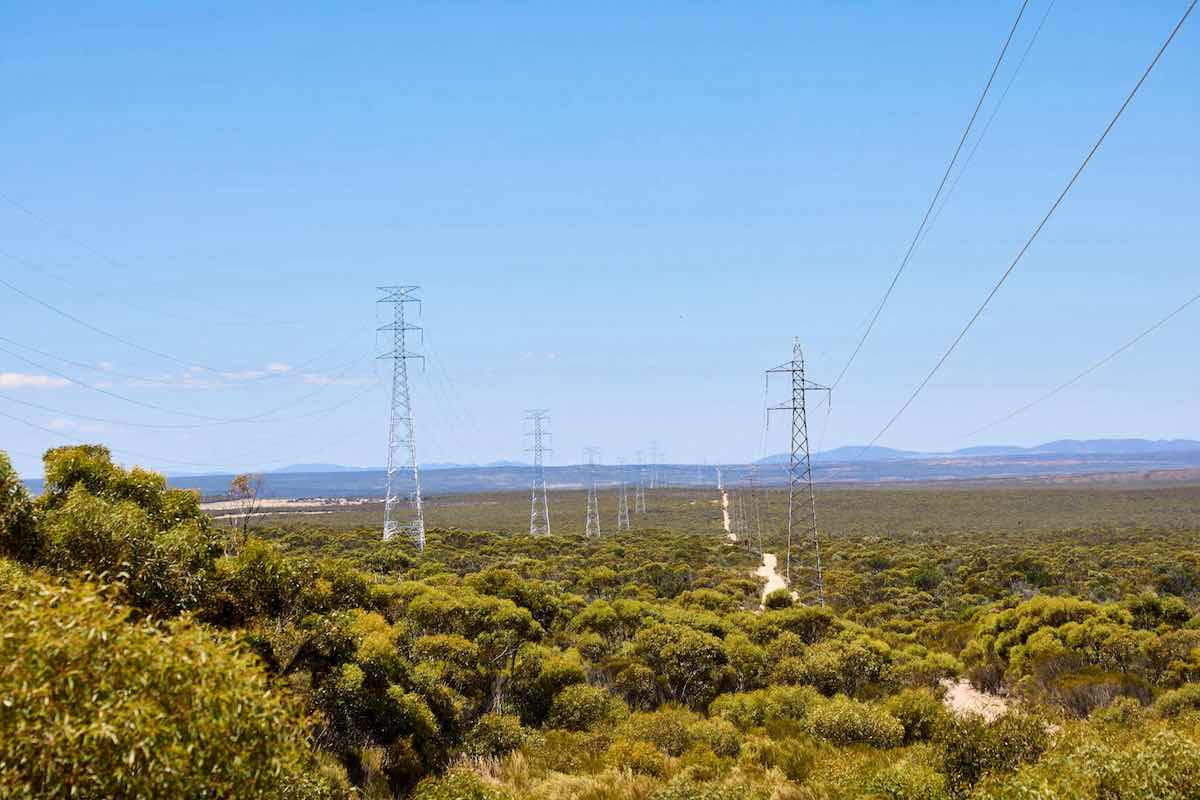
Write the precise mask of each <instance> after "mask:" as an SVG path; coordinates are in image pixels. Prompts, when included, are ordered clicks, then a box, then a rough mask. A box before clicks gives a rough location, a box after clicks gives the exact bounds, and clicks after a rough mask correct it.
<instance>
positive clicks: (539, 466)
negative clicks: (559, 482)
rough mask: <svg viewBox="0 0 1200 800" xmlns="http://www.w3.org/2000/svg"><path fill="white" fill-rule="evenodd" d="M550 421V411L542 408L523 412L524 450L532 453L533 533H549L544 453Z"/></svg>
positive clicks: (546, 450)
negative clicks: (527, 428) (539, 500)
mask: <svg viewBox="0 0 1200 800" xmlns="http://www.w3.org/2000/svg"><path fill="white" fill-rule="evenodd" d="M549 422H550V412H549V411H547V410H546V409H544V408H535V409H531V410H529V411H526V412H525V423H526V425H528V427H529V430H527V431H526V432H525V435H526V436H528V437H529V447H528V448H527V449H526V451H525V452H527V453H532V454H533V486H532V488H531V489H530V495H529V532H530V533H531V534H533V535H535V536H536V535H539V534H540V535H543V536H549V535H550V499H549V497H548V495H547V492H546V468H545V457H546V453H549V452H550V448H549V447H548V446H547V444H548V440H549V439H550V433H549V432H548V431H547V430H546V425H547V424H549ZM539 490H540V491H541V494H542V496H541V502H540V503H539V502H538V491H539Z"/></svg>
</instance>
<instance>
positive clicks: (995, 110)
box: [917, 0, 1055, 250]
mask: <svg viewBox="0 0 1200 800" xmlns="http://www.w3.org/2000/svg"><path fill="white" fill-rule="evenodd" d="M1054 2H1055V0H1050V2H1049V4H1047V6H1046V11H1045V13H1043V14H1042V18H1041V19H1040V20H1039V21H1038V24H1037V27H1036V28H1034V29H1033V36H1031V37H1029V43H1028V44H1026V45H1025V51H1024V52H1023V53H1021V58H1020V60H1018V61H1017V66H1016V68H1015V69H1014V70H1013V72H1012V75H1010V76H1009V77H1008V83H1006V84H1005V86H1004V91H1003V92H1001V93H1000V99H999V100H997V101H996V105H995V106H993V107H992V113H991V114H989V115H988V118H987V121H986V122H984V123H983V129H982V130H980V131H979V136H977V137H975V143H974V144H973V145H972V146H971V152H969V153H967V157H966V158H965V159H963V165H962V167H960V168H959V170H958V174H957V175H955V176H954V181H953V182H952V183H951V184H950V188H949V189H947V190H946V193H945V195H943V197H942V202H941V204H940V205H939V206H938V208H937V211H935V212H934V214H933V217H932V219H930V220H929V224H928V225H927V226H925V233H924V234H923V235H922V236H921V241H920V242H919V243H918V244H917V249H918V250H919V249H920V248H921V245H922V244H924V242H925V240H926V239H928V238H929V232H930V231H931V230H933V226H934V225H936V224H937V221H938V219H940V218H941V216H942V212H943V211H945V209H946V206H947V205H948V204H949V202H950V197H951V196H952V195H953V194H954V190H955V189H957V188H958V184H959V182H961V181H962V179H963V175H965V174H966V172H967V169H968V168H969V167H970V166H971V162H972V161H973V160H974V159H975V154H976V153H977V152H979V146H980V145H981V144H983V140H984V138H985V137H986V136H987V134H988V131H989V130H991V127H992V123H993V122H994V121H995V120H996V115H997V114H999V113H1000V107H1001V106H1003V105H1004V101H1005V99H1006V98H1007V97H1008V93H1009V91H1010V90H1011V89H1012V87H1013V84H1014V83H1016V80H1017V76H1018V75H1020V74H1021V69H1022V68H1023V67H1024V66H1025V61H1026V60H1027V59H1028V58H1029V53H1030V51H1031V50H1033V46H1034V45H1035V44H1036V43H1037V40H1038V36H1040V35H1041V33H1042V28H1043V27H1045V25H1046V20H1047V19H1048V18H1049V17H1050V12H1051V11H1052V10H1053V9H1054Z"/></svg>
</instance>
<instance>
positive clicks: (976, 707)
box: [942, 678, 1008, 722]
mask: <svg viewBox="0 0 1200 800" xmlns="http://www.w3.org/2000/svg"><path fill="white" fill-rule="evenodd" d="M942 686H943V687H945V689H946V697H945V698H944V702H945V704H946V708H948V709H949V710H950V711H952V712H954V713H955V714H978V715H979V716H981V717H983V718H984V719H986V720H987V721H988V722H991V721H992V720H994V719H996V718H997V717H999V716H1002V715H1003V714H1004V713H1005V712H1006V711H1008V701H1007V700H1005V699H1004V698H1003V697H1000V696H999V695H995V694H988V693H987V692H981V691H979V690H978V689H976V688H975V687H974V686H972V685H971V682H970V681H968V680H967V679H966V678H958V679H957V680H955V679H952V678H943V679H942Z"/></svg>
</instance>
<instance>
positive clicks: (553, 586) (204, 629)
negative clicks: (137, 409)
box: [0, 447, 1200, 800]
mask: <svg viewBox="0 0 1200 800" xmlns="http://www.w3.org/2000/svg"><path fill="white" fill-rule="evenodd" d="M45 470H46V487H45V492H44V494H43V495H41V496H39V497H37V498H30V497H28V496H27V495H26V493H25V491H24V489H23V487H22V485H21V484H20V482H19V481H18V480H17V478H16V476H15V475H14V474H13V472H12V470H11V468H10V466H9V464H8V462H7V459H4V458H3V457H2V456H0V555H2V558H0V626H2V630H0V796H5V797H8V796H12V797H28V798H34V797H108V796H120V797H231V796H237V797H264V798H274V797H279V798H298V799H299V798H350V797H367V798H387V797H414V798H420V800H441V799H442V798H446V799H447V800H449V799H450V798H456V799H457V798H481V799H487V798H496V799H498V800H502V799H505V798H546V799H547V800H548V799H549V798H578V799H579V800H585V798H586V799H589V800H605V799H606V798H613V799H614V800H615V799H617V798H622V799H624V798H628V799H635V798H636V799H642V798H644V799H645V800H675V799H676V798H679V799H680V800H683V799H684V798H703V799H708V798H711V799H712V800H725V799H726V798H729V800H733V799H734V798H762V799H763V800H768V799H769V798H774V799H775V800H789V799H790V798H806V799H807V798H812V799H814V800H815V799H816V798H851V797H874V798H893V799H895V800H901V799H907V798H912V799H914V800H916V799H917V798H921V799H929V800H934V799H936V798H962V797H973V798H1057V797H1063V798H1105V799H1106V800H1108V799H1109V798H1187V797H1195V796H1197V795H1198V794H1200V617H1198V616H1197V615H1196V610H1197V604H1198V603H1200V553H1198V552H1197V549H1196V536H1197V534H1198V533H1200V517H1198V516H1197V515H1196V512H1197V510H1198V507H1200V490H1198V489H1194V488H1191V489H1189V488H1176V489H1169V490H1152V491H1150V490H1148V491H1132V490H1130V491H1126V490H1088V491H1066V490H1055V491H1044V490H1032V491H1025V492H1013V491H1007V492H1005V491H996V492H984V491H931V490H906V491H888V492H883V491H858V492H829V493H828V494H827V495H823V496H822V512H823V515H824V517H823V518H824V519H826V520H828V526H829V536H828V538H827V540H826V542H825V544H826V550H825V553H826V559H825V567H826V572H825V577H826V595H827V601H828V605H827V606H826V607H820V606H818V605H816V604H815V603H814V596H813V594H812V591H811V587H810V581H809V574H808V572H807V571H806V570H805V569H801V570H798V571H797V576H796V577H797V581H796V588H797V590H798V591H799V597H798V599H797V600H793V599H792V598H791V597H790V596H789V595H788V594H787V593H779V594H775V595H772V596H770V597H768V598H767V603H766V606H767V607H766V608H765V609H764V608H761V607H760V603H761V584H760V583H759V581H758V580H757V579H756V578H754V576H753V570H754V568H755V567H756V566H757V564H758V563H759V558H758V555H757V553H755V552H751V549H752V548H753V546H756V545H757V541H751V542H750V544H751V548H747V547H745V546H743V545H742V544H735V543H730V542H728V541H727V540H726V539H725V538H724V536H723V534H722V532H721V530H720V527H719V525H720V511H719V508H718V507H717V506H716V505H715V503H714V502H713V501H714V500H715V492H713V493H711V494H708V495H705V494H704V493H703V492H701V491H699V490H689V492H686V493H684V492H677V493H669V494H668V493H664V494H663V495H661V496H658V497H657V498H656V499H657V500H658V501H659V502H660V503H661V507H660V509H659V510H658V511H656V512H655V513H654V514H652V515H648V516H647V517H646V518H644V519H641V520H635V525H638V524H639V523H640V524H641V525H642V527H640V528H639V529H636V530H634V531H631V532H627V533H620V534H613V533H609V534H606V535H604V536H603V537H601V538H598V539H592V540H587V539H584V538H583V537H582V536H580V535H578V534H577V533H575V532H573V531H572V530H571V529H570V527H569V526H566V525H564V526H563V530H564V532H563V533H562V534H560V535H555V536H550V537H543V538H532V537H529V536H528V535H525V534H522V533H519V532H516V531H519V528H518V527H516V526H515V525H514V524H512V523H510V522H507V521H501V522H496V523H493V524H488V521H487V520H488V511H487V509H488V508H489V506H487V505H483V504H481V505H479V506H477V507H476V506H472V505H471V504H470V502H469V501H466V500H463V499H462V498H459V499H457V500H456V501H455V502H459V503H462V505H461V506H458V507H460V508H461V509H462V513H464V514H470V515H472V519H471V521H472V524H471V525H470V526H469V527H459V528H451V527H448V526H447V527H442V528H438V529H434V530H432V531H431V532H430V534H429V543H428V547H427V549H426V551H425V553H424V554H418V553H417V552H415V550H414V549H413V548H412V547H411V546H410V545H408V544H407V543H403V542H393V543H388V544H384V543H381V542H379V541H378V533H377V531H376V530H374V529H372V528H368V527H356V526H355V525H353V524H349V525H347V524H345V521H344V520H342V521H340V522H339V521H337V520H333V519H330V520H328V521H326V520H320V521H317V522H314V521H313V520H314V519H316V518H312V517H310V518H306V520H305V521H304V522H303V524H286V525H285V524H278V523H272V522H271V521H270V520H268V521H267V522H266V523H264V524H263V525H261V526H260V527H259V528H258V529H257V530H254V531H251V532H250V535H246V533H245V532H244V531H242V530H240V529H238V528H233V527H227V526H224V525H221V524H217V523H214V522H213V521H212V520H211V519H210V518H209V517H207V516H206V515H205V514H204V513H203V512H202V511H201V510H200V508H199V504H198V500H197V498H196V497H195V496H194V495H192V494H190V493H187V492H183V491H178V490H172V489H168V488H167V487H166V484H165V481H164V480H163V478H162V477H161V476H158V475H155V474H153V473H150V472H146V471H142V470H138V469H136V468H135V469H132V470H125V469H122V468H120V467H118V466H115V465H113V464H112V462H111V460H110V458H109V455H108V452H107V451H106V450H104V449H103V448H101V447H70V448H59V449H57V450H52V451H50V452H48V453H47V454H46V458H45ZM492 500H495V502H496V508H499V509H507V508H508V507H509V505H510V504H511V506H512V507H513V508H516V507H518V505H519V504H520V498H512V499H502V498H492ZM489 502H490V501H489ZM779 504H780V498H779V497H778V496H767V497H765V498H763V499H762V508H761V510H762V511H763V513H764V515H765V517H766V519H767V522H768V524H767V525H766V526H765V529H764V531H763V537H762V540H763V547H764V548H765V549H767V550H770V551H774V552H780V550H779V548H780V547H781V546H782V542H783V539H782V534H781V532H780V531H779V530H777V529H776V527H775V526H777V524H778V520H779V518H780V515H779V513H778V511H779V507H780V506H779ZM580 505H581V507H582V504H580ZM448 507H449V506H448ZM652 511H654V509H653V508H652ZM504 513H505V514H507V513H508V512H507V511H504ZM580 516H582V514H580ZM495 518H496V519H500V517H495ZM672 520H675V521H676V522H677V523H678V524H674V523H673V522H672ZM772 520H773V521H774V523H773V524H772V522H771V521H772ZM326 522H328V524H326ZM435 522H437V524H439V525H441V524H444V523H443V522H441V521H437V520H435ZM798 555H800V560H801V563H802V564H804V565H807V561H805V560H804V555H803V552H798ZM959 678H965V679H968V680H970V681H971V682H972V683H973V684H975V686H976V687H977V688H979V689H981V690H985V691H988V692H992V693H995V694H997V695H999V696H1002V697H1004V698H1005V701H1006V703H1007V706H1008V709H1009V710H1008V712H1007V713H1005V714H1003V715H1001V716H999V717H998V718H996V719H994V720H991V721H987V720H985V719H983V718H982V717H979V716H974V715H970V714H959V713H954V712H951V711H949V710H947V708H946V706H945V704H944V703H943V702H942V699H941V692H942V691H943V689H942V687H943V681H945V680H947V679H959Z"/></svg>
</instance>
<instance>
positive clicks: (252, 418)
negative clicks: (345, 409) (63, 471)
mask: <svg viewBox="0 0 1200 800" xmlns="http://www.w3.org/2000/svg"><path fill="white" fill-rule="evenodd" d="M5 341H7V340H5ZM0 353H7V354H8V355H9V356H11V357H13V358H15V359H17V360H18V361H21V362H23V363H25V364H28V365H29V366H31V367H34V368H35V369H40V370H45V371H46V372H49V373H50V374H52V375H55V376H57V377H59V378H61V379H62V380H65V381H67V382H69V383H73V384H75V385H76V386H79V387H81V388H84V389H87V390H88V391H91V392H96V393H98V394H102V395H105V396H106V397H111V398H113V399H115V400H120V401H122V402H125V403H129V404H131V405H135V406H140V407H142V408H148V409H150V410H152V411H158V412H161V413H164V414H170V415H172V416H177V417H188V418H190V419H200V420H205V423H204V424H189V425H162V426H149V425H147V426H143V427H163V428H200V427H207V426H210V425H232V424H237V423H243V422H276V421H281V420H272V419H264V417H269V416H270V415H271V414H274V413H276V412H278V411H280V410H282V409H284V408H290V407H291V406H294V405H298V404H300V403H302V402H304V401H305V400H307V399H309V398H311V397H313V396H315V395H317V394H319V393H320V392H321V390H322V389H323V388H324V387H319V388H317V389H314V390H313V391H311V392H309V393H307V394H305V395H303V396H301V397H300V398H298V399H296V400H292V401H289V402H287V403H283V404H281V405H278V406H275V407H274V408H270V409H267V410H266V411H261V412H259V413H257V414H251V415H249V416H245V417H232V418H229V417H211V416H208V415H206V414H193V413H191V412H188V411H179V410H176V409H172V408H167V407H166V406H160V405H158V404H156V403H147V402H144V401H142V400H135V399H134V398H132V397H127V396H126V395H123V394H120V393H118V392H114V391H111V390H109V389H105V388H102V387H100V386H94V385H92V384H89V383H85V382H84V381H81V380H78V379H77V378H74V377H72V376H70V375H68V374H66V373H65V372H60V371H59V370H56V369H54V368H53V367H48V366H46V365H45V364H42V363H40V362H37V361H34V360H32V359H30V358H26V357H25V356H23V355H21V354H20V353H14V352H13V351H11V350H9V349H8V348H6V347H0ZM358 361H362V358H361V357H360V358H358V359H356V360H355V362H352V363H356V362H358ZM58 413H62V414H63V415H64V416H72V414H70V413H69V412H65V411H64V412H58ZM114 424H119V423H114Z"/></svg>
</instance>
